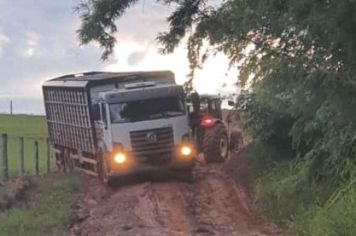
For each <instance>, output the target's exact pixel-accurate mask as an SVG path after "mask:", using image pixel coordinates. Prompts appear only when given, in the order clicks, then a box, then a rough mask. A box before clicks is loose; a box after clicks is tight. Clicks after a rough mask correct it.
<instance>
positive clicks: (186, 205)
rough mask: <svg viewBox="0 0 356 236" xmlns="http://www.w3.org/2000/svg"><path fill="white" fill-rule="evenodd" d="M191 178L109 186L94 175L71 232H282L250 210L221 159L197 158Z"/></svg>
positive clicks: (204, 235) (150, 235) (165, 235)
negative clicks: (215, 161) (212, 161)
mask: <svg viewBox="0 0 356 236" xmlns="http://www.w3.org/2000/svg"><path fill="white" fill-rule="evenodd" d="M194 175H195V181H194V182H193V183H186V182H180V181H176V180H171V181H167V182H144V183H136V184H133V185H127V186H122V187H119V188H116V189H110V188H108V187H106V186H104V185H102V184H100V183H99V181H97V180H96V179H90V180H89V181H88V185H87V187H86V191H85V192H84V193H83V194H82V197H81V198H80V200H79V201H78V204H77V208H78V209H77V215H78V217H77V221H76V222H75V223H74V224H73V226H72V227H71V229H70V233H71V235H86V236H94V235H108V236H111V235H120V236H121V235H123V236H126V235H127V236H132V235H144V236H160V235H162V236H175V235H184V236H185V235H187V236H190V235H192V236H208V235H227V236H229V235H231V236H234V235H246V236H250V235H251V236H252V235H253V236H255V235H258V236H262V235H281V233H280V232H279V231H278V230H276V229H275V228H274V227H272V226H270V225H266V224H264V223H262V222H260V221H258V220H256V218H255V217H254V216H253V215H252V214H251V211H250V209H249V206H248V205H249V204H248V198H247V194H245V193H244V192H243V191H242V190H241V189H238V188H237V187H236V185H235V184H234V182H233V181H232V180H231V179H229V177H228V176H226V175H224V174H223V173H222V171H221V165H216V166H214V165H209V166H207V165H205V164H204V163H203V162H199V163H198V165H197V167H196V169H195V173H194Z"/></svg>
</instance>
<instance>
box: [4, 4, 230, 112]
mask: <svg viewBox="0 0 356 236" xmlns="http://www.w3.org/2000/svg"><path fill="white" fill-rule="evenodd" d="M79 1H80V0H61V1H53V0H52V1H50V0H0V72H1V73H0V112H8V110H9V108H8V107H9V101H10V100H11V99H12V100H13V103H14V111H15V112H16V113H34V114H41V113H43V105H42V94H41V84H42V83H43V81H45V80H47V79H50V78H53V77H56V76H60V75H64V74H69V73H78V72H84V71H93V70H103V71H131V70H172V71H173V72H174V73H175V74H176V78H177V82H178V83H184V81H185V78H186V75H187V74H188V72H189V69H188V62H187V59H186V49H185V46H184V45H182V46H180V47H179V48H178V49H177V50H176V51H175V52H174V53H173V54H171V55H160V54H159V53H158V51H157V49H158V48H159V47H160V46H159V45H157V43H156V42H155V37H156V35H157V32H162V31H164V30H166V29H167V23H166V21H165V19H166V17H167V16H168V14H169V12H170V9H169V8H167V7H165V6H162V5H159V4H157V3H156V2H155V1H154V0H142V1H140V2H139V4H137V5H136V6H135V7H133V8H131V9H130V10H129V11H128V12H127V13H126V14H125V16H124V17H123V18H121V19H120V20H119V21H118V22H117V25H118V29H119V33H118V35H117V39H118V45H117V46H116V48H115V54H114V55H113V56H112V58H110V60H108V61H106V62H102V61H101V60H100V54H101V51H100V49H99V48H97V47H96V45H95V44H92V45H88V46H80V45H79V43H78V40H77V38H76V30H77V29H78V27H79V25H80V20H79V17H78V15H77V14H76V13H75V12H74V11H73V8H74V7H75V6H76V5H77V4H78V3H79ZM227 65H228V63H227V60H226V58H225V57H224V56H223V55H218V56H217V57H216V58H212V59H211V60H209V61H208V62H207V63H206V65H205V67H204V69H203V70H202V71H200V72H199V73H198V74H197V77H196V80H195V83H194V84H195V87H196V89H197V90H198V91H199V92H202V93H216V92H219V91H221V87H222V85H223V84H228V85H232V84H233V82H234V79H235V78H236V73H234V72H231V73H226V71H227ZM227 87H228V90H231V89H232V86H227Z"/></svg>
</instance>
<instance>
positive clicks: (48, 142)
mask: <svg viewBox="0 0 356 236" xmlns="http://www.w3.org/2000/svg"><path fill="white" fill-rule="evenodd" d="M46 145H47V149H46V151H47V174H48V173H50V172H51V143H50V141H49V138H47V139H46Z"/></svg>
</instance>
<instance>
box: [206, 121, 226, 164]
mask: <svg viewBox="0 0 356 236" xmlns="http://www.w3.org/2000/svg"><path fill="white" fill-rule="evenodd" d="M203 152H204V157H205V161H206V162H207V163H212V162H224V161H225V160H226V158H227V157H228V155H229V144H228V136H227V131H226V128H225V126H224V125H223V124H221V123H217V124H215V125H214V126H213V127H211V128H207V129H206V130H205V132H204V141H203Z"/></svg>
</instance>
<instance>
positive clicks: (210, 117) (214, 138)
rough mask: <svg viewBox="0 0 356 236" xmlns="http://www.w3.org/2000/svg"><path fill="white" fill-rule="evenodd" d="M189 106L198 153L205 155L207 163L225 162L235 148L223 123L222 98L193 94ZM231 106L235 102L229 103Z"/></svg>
mask: <svg viewBox="0 0 356 236" xmlns="http://www.w3.org/2000/svg"><path fill="white" fill-rule="evenodd" d="M188 104H189V105H188V108H189V112H190V126H191V129H192V132H193V136H194V138H195V140H196V148H197V151H198V152H199V153H204V157H205V161H206V162H207V163H217V162H224V161H225V160H226V159H227V158H228V156H229V151H230V148H231V147H233V146H232V145H230V143H229V137H230V135H229V132H228V129H227V128H226V126H225V124H224V121H223V115H222V109H221V98H220V97H219V96H213V95H199V94H198V93H192V94H191V95H190V98H189V99H188ZM229 105H233V102H231V101H229Z"/></svg>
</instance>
